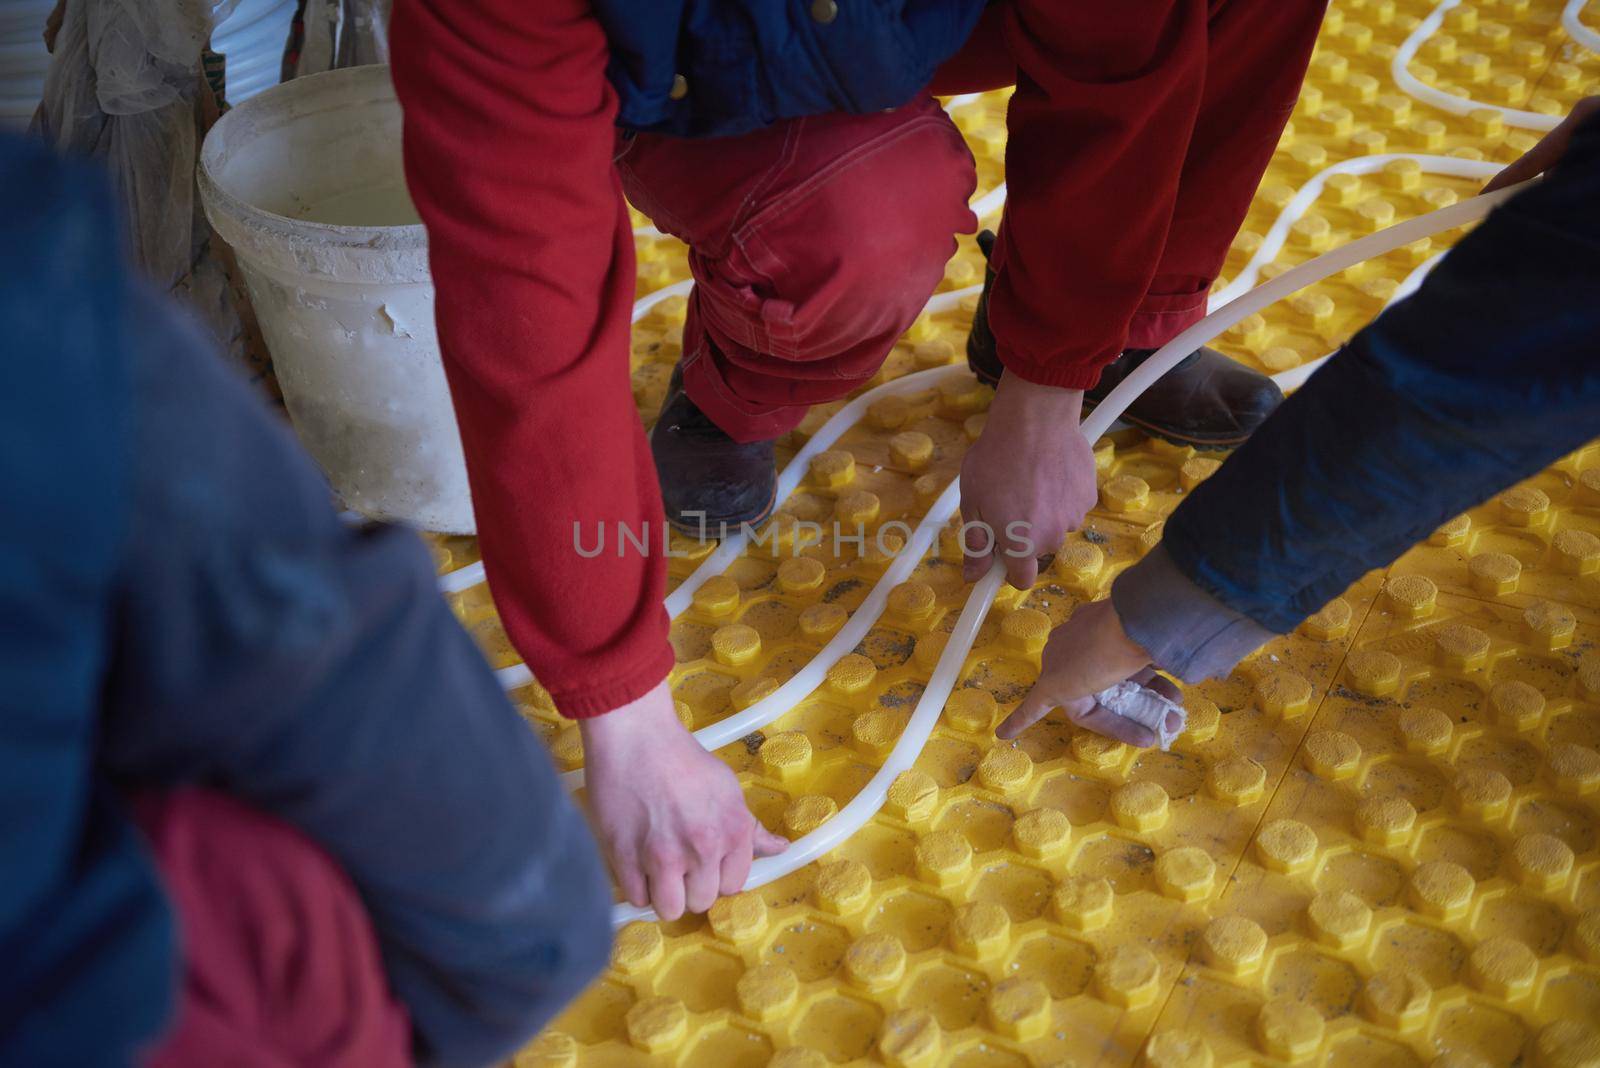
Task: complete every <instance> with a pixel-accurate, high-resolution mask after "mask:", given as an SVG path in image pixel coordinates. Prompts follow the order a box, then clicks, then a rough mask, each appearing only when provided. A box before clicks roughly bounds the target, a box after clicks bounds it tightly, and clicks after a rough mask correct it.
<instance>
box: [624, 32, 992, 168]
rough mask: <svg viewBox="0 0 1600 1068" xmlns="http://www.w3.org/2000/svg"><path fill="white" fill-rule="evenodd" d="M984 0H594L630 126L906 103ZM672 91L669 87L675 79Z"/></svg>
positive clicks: (956, 44) (699, 131)
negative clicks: (676, 92)
mask: <svg viewBox="0 0 1600 1068" xmlns="http://www.w3.org/2000/svg"><path fill="white" fill-rule="evenodd" d="M985 2H986V0H596V2H595V5H594V9H595V14H596V15H597V16H598V17H599V19H600V22H601V24H602V25H603V26H604V27H605V30H606V36H607V37H608V38H609V40H610V43H611V62H610V65H609V66H608V67H607V74H608V75H609V76H610V79H611V83H612V85H614V86H615V87H616V90H617V94H618V96H619V97H620V98H621V99H620V109H619V111H618V115H617V121H618V123H619V124H620V125H622V126H624V127H627V128H629V129H632V130H648V131H651V132H653V133H663V134H676V135H678V136H681V137H724V136H728V135H730V134H738V133H744V132H746V131H748V130H753V129H756V128H757V127H761V126H765V125H768V124H770V123H772V122H775V121H777V120H778V119H788V118H794V117H796V116H800V115H819V114H823V113H825V112H830V111H847V112H856V113H863V112H870V111H882V110H883V109H885V108H895V107H899V106H900V105H902V104H904V103H906V102H907V101H909V100H910V99H912V97H914V96H915V95H916V94H917V93H918V92H919V91H920V90H922V89H923V88H925V87H926V86H927V85H928V83H929V82H930V81H931V80H932V79H933V72H934V70H935V69H936V68H937V67H938V66H939V64H940V63H942V62H944V60H946V59H948V58H949V57H950V56H952V55H954V54H955V53H956V51H957V50H958V49H959V48H960V47H961V46H962V45H963V44H964V43H966V40H967V36H968V34H970V33H971V32H972V27H973V26H974V25H975V24H976V23H977V21H978V15H979V14H980V13H981V12H982V11H983V7H984V3H985ZM679 77H681V78H682V79H683V81H682V82H681V83H679V85H680V89H681V90H682V92H681V95H679V96H678V97H677V98H674V94H673V85H674V82H675V79H677V78H679Z"/></svg>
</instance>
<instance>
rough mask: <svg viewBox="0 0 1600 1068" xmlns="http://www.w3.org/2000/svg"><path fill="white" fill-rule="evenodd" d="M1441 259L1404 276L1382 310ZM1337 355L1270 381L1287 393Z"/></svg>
mask: <svg viewBox="0 0 1600 1068" xmlns="http://www.w3.org/2000/svg"><path fill="white" fill-rule="evenodd" d="M1442 259H1444V253H1442V252H1439V253H1435V254H1434V255H1432V256H1430V257H1428V258H1427V259H1426V260H1423V261H1422V263H1421V264H1419V265H1418V267H1417V269H1416V270H1414V271H1412V272H1411V273H1410V274H1408V275H1406V277H1405V279H1404V281H1402V282H1401V283H1400V284H1399V285H1398V286H1396V287H1395V291H1394V294H1393V295H1392V296H1391V297H1390V298H1389V299H1388V300H1387V301H1385V302H1384V305H1383V307H1384V309H1385V310H1387V309H1388V307H1389V306H1390V305H1391V304H1395V303H1397V302H1399V301H1402V300H1405V299H1406V298H1407V297H1409V296H1410V295H1411V294H1413V293H1415V292H1416V291H1417V287H1418V286H1420V285H1422V280H1423V279H1424V278H1426V277H1428V273H1429V272H1430V271H1432V270H1433V269H1434V268H1435V267H1437V266H1439V261H1440V260H1442ZM1337 355H1338V350H1335V351H1333V352H1330V353H1328V354H1327V355H1326V356H1318V357H1317V358H1316V359H1314V360H1307V361H1306V362H1305V363H1303V364H1301V365H1300V366H1299V367H1291V368H1289V369H1288V370H1287V371H1279V372H1278V373H1277V374H1275V375H1273V376H1272V380H1273V381H1274V382H1276V383H1277V384H1278V388H1279V389H1281V390H1283V391H1284V392H1285V393H1288V392H1289V391H1290V390H1295V389H1299V388H1300V387H1301V386H1303V385H1305V383H1306V379H1308V378H1310V377H1311V376H1312V375H1313V374H1315V373H1316V371H1317V368H1319V367H1321V366H1322V365H1323V364H1325V363H1327V362H1328V361H1329V360H1331V359H1333V358H1334V357H1335V356H1337Z"/></svg>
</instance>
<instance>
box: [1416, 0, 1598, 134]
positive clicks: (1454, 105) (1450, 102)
mask: <svg viewBox="0 0 1600 1068" xmlns="http://www.w3.org/2000/svg"><path fill="white" fill-rule="evenodd" d="M1574 2H1575V3H1576V4H1577V5H1578V7H1580V8H1581V7H1582V5H1583V0H1574ZM1460 3H1461V0H1443V2H1442V3H1440V4H1439V6H1438V7H1436V8H1434V9H1433V13H1432V14H1431V15H1429V16H1428V17H1427V18H1425V19H1423V20H1422V21H1421V22H1419V23H1417V28H1416V29H1414V30H1412V31H1411V33H1410V35H1409V36H1407V37H1406V39H1405V42H1404V43H1403V44H1401V45H1400V48H1399V49H1398V50H1397V51H1396V52H1395V54H1394V59H1393V60H1392V61H1390V63H1389V73H1390V75H1391V76H1393V78H1394V83H1395V85H1397V86H1399V87H1400V91H1401V92H1402V93H1405V94H1406V95H1407V96H1409V97H1411V98H1413V99H1415V100H1420V101H1422V102H1423V103H1424V104H1431V105H1433V106H1434V107H1436V108H1438V109H1439V110H1441V111H1448V112H1449V113H1450V114H1452V115H1466V114H1469V113H1471V112H1474V111H1483V110H1487V111H1497V112H1499V113H1500V117H1501V118H1502V119H1504V120H1505V123H1506V125H1507V126H1520V127H1522V128H1523V129H1524V130H1553V129H1555V127H1556V124H1557V123H1559V122H1560V121H1561V117H1560V116H1558V115H1544V114H1541V113H1539V112H1537V111H1522V110H1520V109H1518V108H1508V107H1502V106H1501V105H1499V104H1487V103H1484V102H1483V101H1481V100H1474V99H1472V98H1471V97H1470V96H1455V95H1453V94H1450V93H1446V92H1444V91H1443V90H1441V89H1435V88H1434V87H1433V86H1431V85H1425V84H1423V82H1422V81H1420V80H1419V79H1418V78H1417V77H1416V76H1415V75H1414V74H1412V73H1411V71H1410V70H1408V69H1407V67H1408V65H1409V64H1410V63H1411V60H1412V58H1413V57H1415V56H1416V54H1417V49H1419V48H1421V47H1422V43H1423V42H1424V41H1426V40H1427V39H1428V38H1429V37H1432V36H1433V34H1434V32H1435V31H1436V30H1438V28H1439V26H1440V24H1441V23H1443V22H1444V16H1445V12H1447V11H1449V10H1450V9H1451V8H1453V7H1456V6H1458V5H1460ZM1567 10H1568V12H1570V13H1571V15H1572V22H1573V23H1577V21H1578V16H1577V11H1576V10H1574V8H1573V6H1572V5H1571V4H1569V5H1568V6H1567ZM1562 22H1563V24H1564V25H1566V28H1567V31H1568V32H1569V33H1573V31H1572V26H1571V25H1570V24H1568V23H1567V20H1566V18H1565V17H1563V19H1562ZM1578 25H1579V32H1583V31H1585V30H1587V29H1588V28H1587V27H1585V26H1583V25H1582V24H1581V23H1579V24H1578ZM1573 37H1574V38H1575V39H1579V38H1578V33H1573ZM1580 40H1581V39H1580ZM1590 47H1593V46H1590Z"/></svg>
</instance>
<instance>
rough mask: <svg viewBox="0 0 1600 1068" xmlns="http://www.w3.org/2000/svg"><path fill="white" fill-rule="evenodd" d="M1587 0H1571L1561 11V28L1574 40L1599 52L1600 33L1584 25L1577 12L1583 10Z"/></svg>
mask: <svg viewBox="0 0 1600 1068" xmlns="http://www.w3.org/2000/svg"><path fill="white" fill-rule="evenodd" d="M1587 3H1588V0H1571V2H1570V3H1568V4H1567V6H1566V7H1565V8H1563V9H1562V11H1561V28H1562V29H1564V30H1566V31H1567V35H1568V36H1569V37H1571V38H1572V39H1573V40H1574V41H1576V42H1578V43H1579V44H1580V45H1582V46H1583V47H1585V48H1587V49H1588V50H1589V51H1591V52H1600V33H1597V32H1595V31H1594V30H1591V29H1590V28H1589V27H1587V26H1585V25H1584V24H1583V23H1582V22H1581V21H1580V20H1579V19H1578V13H1579V12H1580V11H1582V10H1583V8H1584V5H1585V4H1587Z"/></svg>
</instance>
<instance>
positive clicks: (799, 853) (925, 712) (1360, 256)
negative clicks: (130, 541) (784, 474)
mask: <svg viewBox="0 0 1600 1068" xmlns="http://www.w3.org/2000/svg"><path fill="white" fill-rule="evenodd" d="M1527 184H1528V183H1526V182H1524V183H1522V184H1520V185H1515V186H1510V187H1508V188H1506V189H1501V190H1497V191H1495V192H1494V193H1488V194H1484V195H1481V196H1476V197H1472V198H1471V199H1468V200H1463V201H1460V202H1459V203H1456V204H1452V205H1450V206H1449V207H1446V208H1440V209H1439V210H1438V211H1432V212H1429V213H1428V214H1426V215H1419V216H1417V217H1416V218H1414V219H1408V220H1406V221H1405V222H1402V223H1396V224H1395V225H1394V226H1390V227H1388V228H1387V229H1384V230H1380V231H1378V232H1377V233H1375V234H1369V235H1368V236H1366V237H1363V238H1360V239H1359V240H1356V241H1352V242H1351V243H1350V244H1348V245H1344V246H1342V247H1340V248H1337V249H1334V250H1333V251H1331V252H1327V253H1324V254H1323V255H1321V256H1318V257H1317V258H1315V259H1313V260H1308V261H1307V262H1305V263H1302V264H1300V265H1299V266H1297V267H1293V268H1291V269H1289V270H1287V271H1285V272H1284V273H1283V274H1280V275H1279V276H1278V277H1276V278H1274V279H1272V280H1271V281H1270V282H1267V283H1265V284H1264V285H1261V286H1259V287H1257V288H1256V289H1253V290H1251V291H1250V292H1248V293H1246V294H1245V295H1243V296H1241V297H1239V298H1237V299H1236V300H1233V301H1230V302H1229V303H1228V304H1226V305H1225V306H1223V307H1221V308H1218V309H1217V310H1216V311H1214V312H1212V313H1211V314H1210V315H1207V316H1206V317H1205V318H1204V319H1202V320H1200V321H1199V322H1198V323H1196V324H1194V325H1193V326H1191V327H1189V329H1187V330H1185V331H1184V332H1183V333H1181V334H1179V335H1178V336H1177V337H1175V338H1173V339H1172V340H1171V341H1169V342H1167V343H1166V344H1165V345H1163V346H1162V347H1161V348H1160V350H1158V351H1157V352H1156V353H1155V354H1154V355H1152V356H1151V357H1150V358H1149V359H1148V360H1146V361H1145V362H1144V363H1142V364H1141V365H1140V366H1139V367H1138V369H1136V370H1135V371H1134V372H1133V373H1132V374H1131V375H1129V376H1128V377H1127V378H1126V379H1124V380H1123V381H1122V383H1121V384H1120V385H1118V386H1117V388H1116V389H1114V390H1112V391H1111V394H1110V395H1109V396H1107V397H1106V399H1105V400H1104V401H1102V402H1100V404H1099V405H1098V406H1096V408H1095V410H1094V411H1093V412H1092V413H1090V415H1089V418H1087V419H1085V420H1084V421H1083V426H1082V432H1083V436H1084V438H1085V439H1086V440H1088V441H1089V442H1090V443H1093V442H1095V441H1097V440H1099V439H1100V437H1101V436H1102V435H1104V434H1105V432H1106V431H1107V430H1108V429H1110V427H1111V424H1112V423H1114V422H1115V421H1116V420H1117V419H1118V418H1119V417H1120V416H1121V415H1122V413H1123V412H1125V411H1127V409H1128V407H1129V405H1131V404H1132V403H1133V402H1134V401H1135V400H1137V399H1138V397H1139V395H1140V394H1142V393H1143V392H1144V391H1145V390H1147V389H1149V388H1150V387H1151V386H1152V385H1154V384H1155V382H1156V380H1157V379H1159V378H1160V377H1161V376H1162V375H1163V374H1165V373H1166V372H1167V371H1169V370H1171V369H1172V368H1173V367H1175V366H1176V365H1177V364H1178V362H1179V361H1180V360H1182V359H1183V358H1184V357H1185V356H1187V355H1188V354H1189V353H1191V352H1193V351H1194V350H1195V349H1197V348H1199V347H1201V346H1202V345H1204V344H1205V343H1206V342H1208V341H1210V340H1212V339H1213V338H1215V337H1216V336H1217V335H1219V334H1221V333H1222V332H1223V331H1224V330H1227V329H1228V328H1229V327H1231V326H1233V325H1234V324H1235V323H1237V322H1239V321H1240V320H1242V319H1244V318H1245V317H1247V316H1249V315H1253V314H1254V313H1256V312H1258V311H1260V310H1261V309H1262V308H1265V307H1267V306H1268V305H1269V304H1273V303H1275V302H1276V301H1279V300H1281V299H1283V298H1284V297H1286V296H1288V295H1289V294H1291V293H1294V292H1296V291H1297V290H1300V289H1303V288H1305V287H1306V286H1308V285H1311V284H1312V283H1314V282H1318V281H1321V280H1322V279H1324V278H1326V277H1328V276H1329V275H1331V274H1336V273H1338V272H1339V271H1342V270H1345V269H1346V268H1348V267H1353V266H1355V265H1356V264H1358V263H1361V262H1362V261H1364V260H1369V259H1372V258H1374V257H1376V256H1381V255H1383V254H1384V253H1387V252H1392V251H1393V250H1394V249H1397V248H1400V247H1402V246H1404V245H1409V244H1410V243H1411V242H1413V241H1418V240H1421V239H1422V238H1424V237H1429V236H1431V235H1433V234H1437V233H1441V232H1443V231H1445V230H1453V229H1455V228H1456V227H1458V226H1464V225H1466V224H1467V223H1470V222H1474V221H1476V220H1478V219H1481V218H1483V217H1484V216H1485V215H1487V214H1488V213H1489V210H1490V209H1491V208H1493V207H1494V206H1495V205H1496V204H1499V203H1500V202H1501V201H1503V200H1505V199H1506V198H1507V197H1509V196H1511V195H1513V194H1514V193H1516V192H1518V191H1520V190H1521V189H1522V188H1524V187H1525V186H1526V185H1527ZM960 500H961V492H960V480H959V479H956V480H953V481H952V482H951V483H950V485H949V486H947V487H946V488H945V491H944V492H943V493H942V494H940V496H939V499H938V500H937V501H936V502H935V503H934V505H933V507H932V508H930V509H929V511H928V514H927V516H925V517H924V518H923V521H922V524H919V526H918V531H919V532H921V531H922V530H923V529H924V527H927V526H929V525H930V524H931V523H932V521H933V520H934V519H935V516H938V521H937V525H936V526H935V527H934V529H935V531H937V528H938V527H942V526H943V525H944V523H945V521H946V520H948V519H949V517H950V516H951V515H953V514H954V513H955V510H956V508H957V507H958V506H959V504H960ZM913 541H914V540H913ZM914 553H915V549H914V544H913V543H908V544H907V545H906V547H905V549H904V550H903V551H902V552H901V554H900V556H899V557H898V558H897V559H896V563H897V564H898V563H899V562H900V560H903V559H906V558H908V557H909V558H912V559H913V561H914V562H916V561H917V560H920V553H916V555H914ZM907 570H908V572H909V569H907ZM887 578H888V576H887V575H885V579H887ZM1004 579H1005V569H1004V567H1003V565H1001V564H1000V563H999V562H996V563H995V565H994V566H993V567H992V568H990V569H989V572H988V574H986V575H984V577H983V578H981V579H979V580H978V583H977V585H975V586H974V587H973V590H972V593H971V594H969V595H968V597H967V601H966V604H965V605H963V606H962V609H961V614H960V616H959V617H957V619H956V624H955V627H954V629H953V630H952V631H951V632H950V637H949V640H948V641H947V643H946V644H945V647H944V651H943V653H941V654H940V656H939V660H938V663H936V664H935V665H934V668H933V673H932V675H931V676H930V677H929V679H928V686H927V688H926V689H925V690H924V691H923V693H922V697H921V699H920V700H918V701H917V705H916V708H915V709H913V710H912V713H911V719H910V721H909V722H908V723H907V724H906V728H905V730H904V731H902V732H901V735H900V738H899V740H898V741H896V742H895V745H894V748H893V749H892V750H890V752H889V756H888V758H887V759H886V760H885V761H884V762H883V766H882V767H880V768H879V769H878V771H877V772H876V773H875V774H874V775H873V776H872V778H871V779H870V780H868V782H867V784H866V785H865V786H863V787H862V788H861V790H860V791H859V792H858V793H857V794H856V796H855V797H853V798H851V799H850V802H849V803H848V804H847V805H845V806H844V808H842V809H840V810H839V812H838V813H836V814H835V815H834V816H833V818H831V819H829V820H828V821H827V822H826V823H824V824H823V825H822V826H820V827H818V828H817V829H816V830H814V831H812V832H811V833H809V834H807V835H805V836H803V837H801V838H800V839H798V840H797V841H795V842H792V843H791V844H790V845H789V848H788V849H786V850H784V851H783V853H781V854H779V855H778V856H776V857H764V858H762V859H760V860H757V861H756V862H755V863H754V864H753V865H752V866H751V868H750V877H749V878H748V879H747V880H746V881H745V886H744V888H745V889H746V890H753V889H755V888H756V887H759V886H765V885H766V884H767V883H770V882H772V881H774V880H776V879H780V878H782V877H783V876H785V875H788V874H789V873H790V872H793V871H797V870H799V869H800V868H802V867H804V866H805V865H807V864H809V863H811V862H812V861H813V860H816V859H817V858H818V857H821V856H824V855H826V854H827V853H829V852H830V851H832V850H833V849H835V848H836V847H837V846H838V845H839V844H840V843H842V842H844V841H845V840H846V839H848V838H850V836H851V835H853V834H855V833H856V832H857V831H859V830H860V829H861V828H862V827H863V826H865V824H866V822H867V821H868V820H870V819H871V818H872V817H873V816H874V815H875V814H876V813H877V811H878V810H879V809H880V808H882V807H883V802H884V799H885V798H886V797H887V796H888V793H889V784H890V783H892V782H893V781H894V779H895V777H896V776H898V775H899V774H900V773H901V772H902V771H905V770H907V769H908V768H910V767H911V766H912V764H914V763H915V762H916V760H917V757H919V756H920V755H921V754H922V749H923V746H925V745H926V744H927V741H928V737H929V736H930V735H931V734H932V733H933V728H934V725H935V724H936V723H937V722H938V719H939V713H940V712H941V711H943V709H944V705H945V702H946V701H947V700H948V699H949V697H950V693H951V691H952V690H954V689H955V685H956V681H957V679H958V678H959V676H960V673H961V669H962V668H963V667H964V666H965V665H966V661H967V657H968V656H969V655H970V654H971V652H972V646H973V643H974V642H975V641H976V640H977V635H978V629H979V628H980V627H981V626H983V621H984V618H985V617H986V616H988V614H989V608H990V605H991V604H992V603H993V601H994V596H995V594H996V592H998V591H999V589H1000V584H1001V582H1003V581H1004ZM864 607H866V606H865V605H863V608H864ZM857 612H858V614H859V612H860V609H858V610H857ZM852 622H853V619H852ZM841 633H842V632H841ZM830 644H831V643H830ZM825 651H826V650H825ZM797 677H798V676H797ZM791 681H792V680H791ZM818 681H819V682H820V681H821V680H820V679H818ZM807 692H809V691H807ZM772 696H773V697H776V696H777V694H776V693H774V694H773V695H772ZM802 696H804V695H802ZM752 707H755V706H752ZM785 711H786V710H785ZM774 718H775V717H774ZM735 737H737V735H735ZM611 917H612V922H613V924H616V925H621V924H624V923H629V922H632V921H634V920H648V919H653V918H654V917H655V912H654V911H653V910H651V909H647V908H645V909H642V908H637V907H635V906H633V905H629V904H627V903H623V904H619V905H616V906H614V907H613V909H612V914H611Z"/></svg>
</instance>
